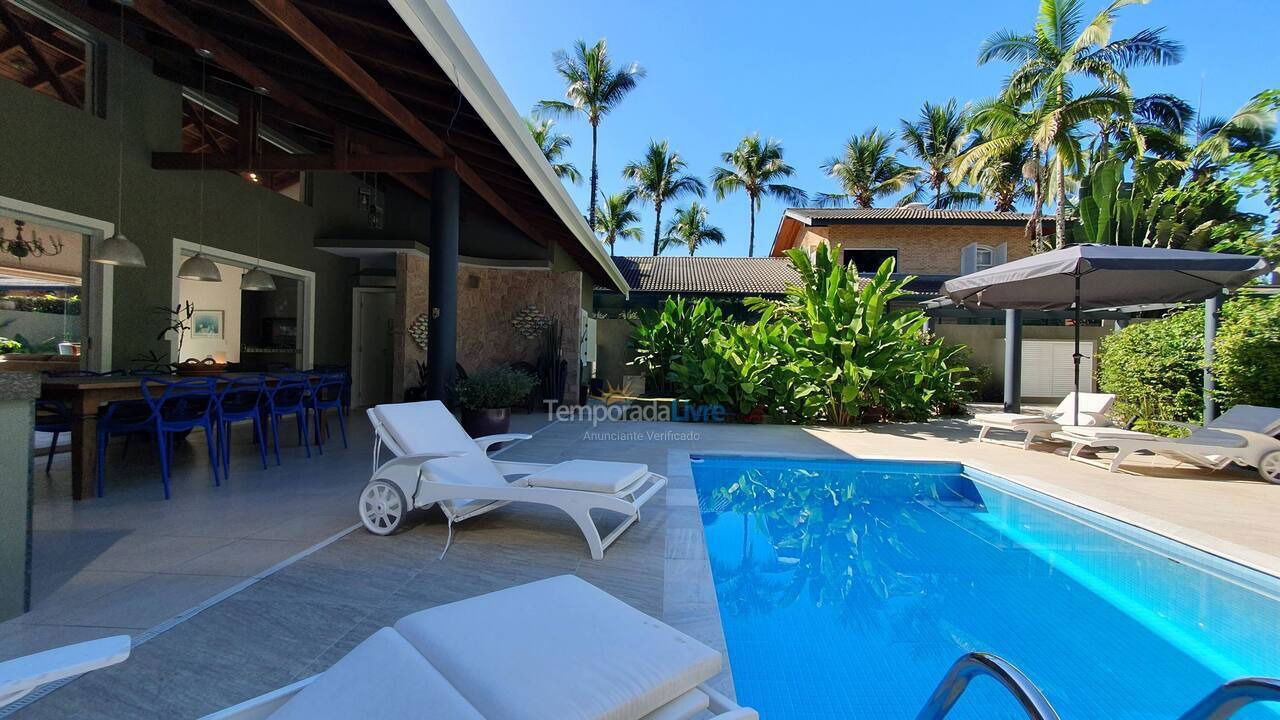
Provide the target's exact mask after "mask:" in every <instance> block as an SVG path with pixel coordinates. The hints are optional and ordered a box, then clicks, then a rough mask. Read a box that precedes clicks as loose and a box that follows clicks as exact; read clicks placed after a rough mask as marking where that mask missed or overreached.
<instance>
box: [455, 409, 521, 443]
mask: <svg viewBox="0 0 1280 720" xmlns="http://www.w3.org/2000/svg"><path fill="white" fill-rule="evenodd" d="M462 427H463V429H464V430H466V431H467V434H468V435H470V436H471V437H473V438H478V437H484V436H485V435H501V434H502V433H505V432H507V431H508V430H510V429H511V408H486V409H484V410H466V409H464V410H463V411H462Z"/></svg>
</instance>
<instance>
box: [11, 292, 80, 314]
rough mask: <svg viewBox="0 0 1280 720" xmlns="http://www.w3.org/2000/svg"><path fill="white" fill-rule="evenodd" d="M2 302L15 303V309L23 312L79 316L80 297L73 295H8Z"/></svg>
mask: <svg viewBox="0 0 1280 720" xmlns="http://www.w3.org/2000/svg"><path fill="white" fill-rule="evenodd" d="M0 301H2V302H6V303H13V309H14V310H19V311H22V312H38V313H53V314H56V315H64V314H65V315H79V314H80V296H79V295H72V296H71V297H67V298H63V297H58V296H57V295H42V296H40V297H30V296H27V295H6V296H4V297H0Z"/></svg>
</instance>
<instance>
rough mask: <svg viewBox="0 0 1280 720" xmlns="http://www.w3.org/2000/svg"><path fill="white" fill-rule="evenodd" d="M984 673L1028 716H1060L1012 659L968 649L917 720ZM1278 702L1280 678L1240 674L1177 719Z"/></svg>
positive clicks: (932, 716)
mask: <svg viewBox="0 0 1280 720" xmlns="http://www.w3.org/2000/svg"><path fill="white" fill-rule="evenodd" d="M979 675H986V676H987V677H990V678H992V679H993V680H995V681H996V682H998V683H1000V685H1001V687H1003V688H1004V689H1005V690H1007V691H1009V694H1010V695H1013V697H1014V699H1015V700H1017V701H1018V704H1019V705H1020V706H1021V707H1022V709H1023V711H1024V712H1026V713H1027V717H1028V718H1030V720H1059V718H1058V713H1057V711H1055V710H1054V709H1053V706H1052V705H1050V704H1049V701H1048V699H1046V698H1045V696H1044V693H1042V692H1040V689H1039V688H1037V687H1036V686H1035V683H1033V682H1031V679H1030V678H1028V677H1027V676H1026V675H1024V674H1022V671H1021V670H1019V669H1018V668H1016V667H1014V666H1013V664H1012V663H1010V662H1008V661H1007V660H1004V659H1003V658H1000V657H997V656H995V655H991V654H990V653H978V652H974V653H968V654H966V655H963V656H961V657H960V659H959V660H956V661H955V663H954V664H952V665H951V669H950V670H948V671H947V674H946V676H944V677H943V678H942V682H940V683H938V687H937V689H935V690H934V691H933V694H932V695H930V696H929V700H928V702H926V703H925V705H924V707H923V708H921V710H920V714H919V715H916V720H942V718H944V717H946V715H947V713H949V712H951V708H952V707H953V706H955V704H956V701H957V700H959V699H960V696H961V695H963V694H964V691H965V689H966V688H968V687H969V682H970V681H971V680H973V679H974V678H976V677H978V676H979ZM1255 702H1280V680H1276V679H1273V678H1241V679H1239V680H1232V681H1231V682H1229V683H1226V684H1224V685H1222V686H1220V687H1219V688H1218V689H1216V690H1214V691H1213V692H1211V693H1209V694H1208V695H1206V696H1205V698H1204V699H1203V700H1201V701H1200V702H1198V703H1196V705H1195V707H1193V708H1191V709H1190V710H1188V711H1187V712H1185V713H1183V714H1182V716H1181V717H1179V718H1178V720H1227V718H1230V717H1231V716H1233V715H1235V714H1236V713H1237V712H1239V711H1240V710H1241V709H1242V708H1244V707H1245V706H1246V705H1251V704H1253V703H1255Z"/></svg>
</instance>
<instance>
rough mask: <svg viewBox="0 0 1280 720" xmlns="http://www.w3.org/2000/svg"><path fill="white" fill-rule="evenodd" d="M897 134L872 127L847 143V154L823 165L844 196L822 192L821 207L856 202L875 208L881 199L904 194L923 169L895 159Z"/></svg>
mask: <svg viewBox="0 0 1280 720" xmlns="http://www.w3.org/2000/svg"><path fill="white" fill-rule="evenodd" d="M892 145H893V133H882V132H880V131H879V130H877V129H876V128H871V129H870V130H868V131H867V132H865V133H863V134H862V135H855V136H853V137H851V138H849V140H848V141H847V142H846V143H845V145H844V153H843V154H842V155H841V156H839V157H833V158H830V159H828V160H827V161H826V162H824V163H822V165H821V166H820V167H821V168H822V169H823V170H825V171H826V173H827V175H830V176H831V177H833V178H835V179H836V180H837V181H838V182H839V183H840V187H841V189H842V190H844V192H843V193H834V194H833V193H819V194H818V197H817V204H818V206H819V207H826V206H829V205H844V204H846V203H853V204H855V205H857V206H859V207H864V208H869V207H871V206H872V205H873V204H874V203H875V201H876V199H877V198H882V197H885V196H887V195H896V194H897V193H899V192H902V189H903V188H905V187H906V186H907V185H908V184H910V183H911V179H912V178H913V177H915V174H916V173H917V172H919V170H920V169H919V168H915V167H911V166H909V165H903V164H902V163H900V162H898V160H897V158H895V157H894V156H893V148H892Z"/></svg>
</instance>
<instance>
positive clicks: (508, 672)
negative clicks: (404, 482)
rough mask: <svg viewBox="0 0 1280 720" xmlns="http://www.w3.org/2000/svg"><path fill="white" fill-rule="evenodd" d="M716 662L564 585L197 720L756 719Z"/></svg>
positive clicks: (508, 595)
mask: <svg viewBox="0 0 1280 720" xmlns="http://www.w3.org/2000/svg"><path fill="white" fill-rule="evenodd" d="M721 663H722V658H721V656H720V653H718V652H716V651H715V650H712V649H711V648H709V647H707V646H706V645H703V644H702V643H700V642H698V641H697V640H695V639H693V638H691V637H689V636H688V635H685V634H684V633H682V632H680V631H678V630H676V629H674V628H672V627H670V626H668V625H665V624H663V623H661V622H659V621H658V620H655V619H653V618H651V617H649V616H648V615H645V614H644V613H642V612H640V611H638V610H636V609H634V608H632V607H631V606H629V605H627V604H625V603H623V602H622V601H620V600H618V599H616V598H614V597H613V596H611V595H609V594H608V593H606V592H604V591H603V590H600V589H599V588H596V587H594V586H592V585H591V584H589V583H587V582H586V581H584V580H582V579H580V578H577V577H574V576H572V575H562V576H560V577H553V578H549V579H546V580H539V581H537V582H533V583H529V584H527V585H520V586H517V587H513V588H507V589H506V590H499V591H497V592H493V593H489V594H487V595H480V596H478V597H474V598H470V599H467V600H462V601H459V602H455V603H450V604H448V605H441V606H438V607H434V608H431V609H429V610H423V611H421V612H417V613H414V614H412V615H409V616H407V617H404V618H402V619H401V620H400V621H399V622H397V623H396V624H395V626H394V627H391V628H383V629H381V630H379V631H378V632H376V633H374V634H373V635H371V636H370V637H369V638H368V639H367V640H365V641H364V642H362V643H360V644H359V645H357V646H356V647H355V648H354V649H353V650H351V652H349V653H347V654H346V656H344V657H343V658H342V659H340V660H338V662H337V663H335V664H334V665H333V666H332V667H330V668H329V669H328V670H326V671H324V672H323V673H321V674H319V675H316V676H313V677H310V678H307V679H305V680H302V681H300V682H296V683H294V684H292V685H289V686H286V687H283V688H280V689H279V690H276V691H274V692H270V693H267V694H265V695H261V696H259V697H257V698H254V699H252V700H249V701H247V702H244V703H241V704H239V705H236V706H234V707H231V708H227V709H226V710H223V711H221V712H217V713H214V714H212V715H209V716H207V717H206V718H204V720H261V719H263V718H271V719H272V720H293V719H295V718H297V719H302V718H305V719H306V720H330V719H337V718H401V717H430V718H432V720H486V719H487V720H551V719H554V720H688V719H689V718H694V717H699V716H700V715H702V714H704V713H707V712H710V713H713V715H712V717H713V718H715V719H716V720H756V719H757V717H758V716H757V714H756V712H755V711H754V710H751V709H749V708H743V707H740V706H739V705H737V704H736V703H734V702H733V701H732V700H729V699H728V698H726V697H725V696H723V695H721V694H720V693H718V692H716V691H715V690H712V689H711V688H709V687H707V686H706V685H705V684H704V683H706V682H707V681H708V680H709V679H711V678H712V677H713V676H714V675H715V674H716V673H718V672H719V671H720V666H721Z"/></svg>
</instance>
